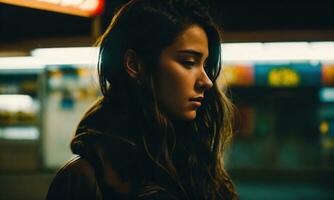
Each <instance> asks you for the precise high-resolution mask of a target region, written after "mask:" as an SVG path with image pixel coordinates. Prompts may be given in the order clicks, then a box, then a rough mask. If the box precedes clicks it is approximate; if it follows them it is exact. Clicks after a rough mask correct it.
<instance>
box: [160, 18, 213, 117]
mask: <svg viewBox="0 0 334 200" xmlns="http://www.w3.org/2000/svg"><path fill="white" fill-rule="evenodd" d="M208 55H209V50H208V39H207V36H206V33H205V31H204V30H203V29H202V28H201V27H200V26H198V25H192V26H190V27H188V28H187V29H185V30H184V31H183V32H182V33H181V34H179V35H178V37H177V38H176V39H175V40H174V42H173V43H172V44H171V45H169V46H168V47H167V48H165V49H163V50H162V52H161V55H160V60H159V65H158V67H157V69H156V71H155V74H154V83H155V90H156V94H157V99H158V104H159V106H160V108H161V109H162V110H163V111H164V112H165V113H166V114H167V115H168V116H170V117H172V118H174V119H175V118H176V119H181V120H193V119H195V117H196V111H197V109H198V108H199V107H200V106H201V102H202V100H203V98H204V92H205V90H207V89H209V88H211V87H212V82H211V80H210V79H209V77H208V76H207V74H206V72H205V64H206V60H207V58H208Z"/></svg>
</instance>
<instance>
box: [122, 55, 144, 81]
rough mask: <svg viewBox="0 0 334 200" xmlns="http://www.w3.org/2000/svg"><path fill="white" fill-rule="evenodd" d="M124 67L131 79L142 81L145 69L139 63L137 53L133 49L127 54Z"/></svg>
mask: <svg viewBox="0 0 334 200" xmlns="http://www.w3.org/2000/svg"><path fill="white" fill-rule="evenodd" d="M123 66H124V68H125V71H126V72H127V73H128V74H129V76H130V77H131V78H133V79H136V80H139V79H140V77H141V74H142V71H143V69H142V66H141V64H140V62H139V58H138V56H137V53H136V52H135V51H134V50H133V49H128V50H127V51H126V52H125V54H124V58H123Z"/></svg>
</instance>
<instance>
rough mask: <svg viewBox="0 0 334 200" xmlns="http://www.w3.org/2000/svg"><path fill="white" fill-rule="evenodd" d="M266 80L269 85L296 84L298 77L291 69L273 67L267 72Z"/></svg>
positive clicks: (297, 83)
mask: <svg viewBox="0 0 334 200" xmlns="http://www.w3.org/2000/svg"><path fill="white" fill-rule="evenodd" d="M268 81H269V85H271V86H298V85H299V83H300V77H299V75H298V73H297V72H296V71H294V70H292V69H289V68H276V69H275V68H274V69H272V70H271V71H270V72H269V77H268Z"/></svg>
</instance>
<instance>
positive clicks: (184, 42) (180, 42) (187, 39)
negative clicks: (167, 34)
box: [166, 25, 209, 57]
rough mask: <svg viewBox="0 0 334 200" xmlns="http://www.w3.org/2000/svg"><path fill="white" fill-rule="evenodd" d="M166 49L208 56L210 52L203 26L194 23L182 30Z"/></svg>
mask: <svg viewBox="0 0 334 200" xmlns="http://www.w3.org/2000/svg"><path fill="white" fill-rule="evenodd" d="M166 50H167V51H173V52H180V53H192V54H195V55H196V54H197V55H201V56H203V57H207V56H208V54H209V50H208V38H207V35H206V33H205V31H204V29H203V28H201V27H200V26H198V25H193V26H190V27H188V28H186V29H185V30H184V31H182V32H181V33H180V34H179V35H178V36H177V37H176V38H175V40H174V41H173V43H172V44H171V45H169V46H168V47H167V48H166Z"/></svg>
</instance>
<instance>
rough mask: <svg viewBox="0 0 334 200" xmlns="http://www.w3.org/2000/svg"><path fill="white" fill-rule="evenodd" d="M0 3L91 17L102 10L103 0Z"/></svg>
mask: <svg viewBox="0 0 334 200" xmlns="http://www.w3.org/2000/svg"><path fill="white" fill-rule="evenodd" d="M0 3H6V4H11V5H17V6H23V7H29V8H35V9H40V10H48V11H53V12H59V13H65V14H70V15H78V16H82V17H93V16H95V15H98V14H100V13H101V12H102V10H103V5H104V0H81V1H78V0H0Z"/></svg>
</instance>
